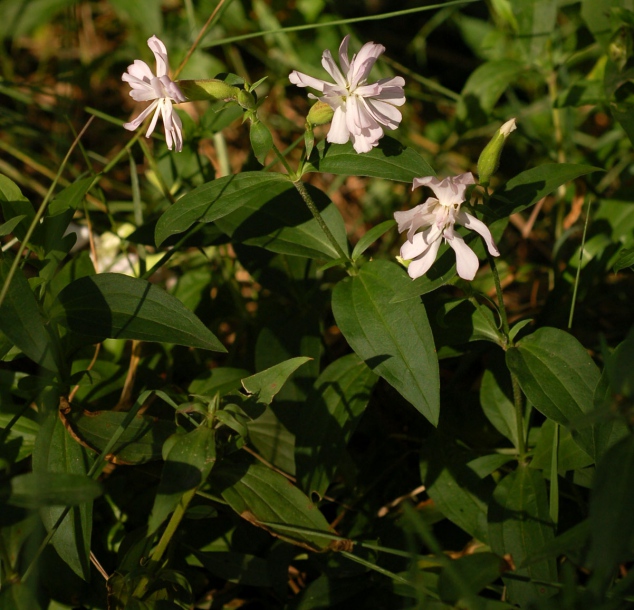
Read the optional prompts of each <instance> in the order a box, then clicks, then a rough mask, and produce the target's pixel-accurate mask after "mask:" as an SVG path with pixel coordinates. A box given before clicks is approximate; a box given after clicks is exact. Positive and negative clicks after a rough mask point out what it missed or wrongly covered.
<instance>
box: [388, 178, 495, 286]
mask: <svg viewBox="0 0 634 610" xmlns="http://www.w3.org/2000/svg"><path fill="white" fill-rule="evenodd" d="M470 184H475V178H474V177H473V174H471V173H469V172H467V173H466V174H460V175H459V176H452V177H449V178H445V179H444V180H438V178H434V177H432V176H426V177H424V178H414V183H413V186H412V190H414V189H415V188H418V187H419V186H428V187H429V188H431V190H432V191H433V192H434V195H436V196H435V197H429V198H428V199H427V200H426V201H425V202H424V203H421V204H420V205H417V206H416V207H415V208H413V209H411V210H409V211H407V212H395V213H394V219H395V220H396V222H397V224H398V231H399V233H403V232H404V231H407V241H406V242H405V243H404V244H403V246H402V247H401V258H403V259H404V260H410V261H411V262H410V264H409V266H408V267H407V272H408V273H409V276H410V277H411V278H412V279H416V278H417V277H420V276H422V275H425V273H427V271H428V270H429V268H430V267H431V266H432V264H433V263H434V261H435V260H436V255H437V254H438V249H439V248H440V244H441V240H442V239H444V240H445V241H446V242H447V243H448V244H449V245H450V246H451V248H452V249H453V251H454V252H455V253H456V268H457V271H458V275H459V276H460V277H461V278H462V279H464V280H472V279H473V278H474V277H475V274H476V272H477V271H478V267H479V261H478V257H477V256H476V254H475V252H474V251H473V250H472V249H471V248H470V247H469V246H468V245H467V244H466V243H465V241H464V239H463V238H462V237H461V236H460V235H459V234H458V233H456V231H455V230H454V225H455V224H456V223H458V224H460V225H462V226H463V227H466V228H467V229H471V230H472V231H475V232H476V233H479V234H480V235H481V236H482V237H483V238H484V241H485V243H486V245H487V249H488V250H489V252H490V254H491V255H493V256H499V255H500V253H499V251H498V249H497V246H496V245H495V242H494V241H493V237H492V236H491V231H489V228H488V227H487V226H486V225H485V224H484V223H483V222H482V221H481V220H478V219H477V218H476V217H475V216H472V215H471V214H468V213H467V212H463V211H461V210H460V206H461V205H462V204H463V203H464V201H465V193H466V190H467V187H468V186H469V185H470ZM418 229H423V230H422V231H421V232H420V233H417V231H418Z"/></svg>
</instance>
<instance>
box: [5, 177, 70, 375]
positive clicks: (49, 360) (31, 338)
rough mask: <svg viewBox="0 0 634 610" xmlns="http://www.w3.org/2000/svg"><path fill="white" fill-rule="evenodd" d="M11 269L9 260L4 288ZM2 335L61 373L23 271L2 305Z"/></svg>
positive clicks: (29, 354)
mask: <svg viewBox="0 0 634 610" xmlns="http://www.w3.org/2000/svg"><path fill="white" fill-rule="evenodd" d="M0 177H1V176H0ZM10 268H11V265H10V263H9V259H7V258H3V259H2V260H0V286H4V284H5V283H6V282H7V279H8V274H9V269H10ZM0 331H2V332H3V333H4V334H5V335H6V336H7V337H8V338H9V339H10V340H11V342H12V343H13V344H14V345H15V346H16V347H17V348H18V349H19V350H21V351H22V352H24V354H25V355H26V356H28V357H29V358H30V359H31V360H33V361H34V362H36V363H37V364H39V365H40V366H41V367H43V368H45V369H47V370H49V371H57V370H59V369H58V364H57V361H56V357H55V354H54V353H53V344H52V341H51V337H50V336H49V334H48V332H47V330H46V327H45V326H44V320H43V318H42V315H41V313H40V309H39V306H38V304H37V301H36V299H35V295H34V294H33V291H32V290H31V287H30V286H29V283H28V281H27V279H26V278H25V277H24V274H23V273H22V270H21V269H17V270H16V273H15V274H14V276H13V279H12V280H11V284H10V285H9V290H8V292H7V295H6V297H5V299H4V302H3V303H2V305H0Z"/></svg>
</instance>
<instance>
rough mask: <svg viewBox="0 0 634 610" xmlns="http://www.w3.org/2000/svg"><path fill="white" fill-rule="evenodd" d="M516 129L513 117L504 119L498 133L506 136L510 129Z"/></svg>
mask: <svg viewBox="0 0 634 610" xmlns="http://www.w3.org/2000/svg"><path fill="white" fill-rule="evenodd" d="M516 129H517V125H516V124H515V119H511V120H510V121H506V123H504V125H502V127H500V133H501V134H502V135H503V136H504V137H505V138H507V137H508V136H509V134H510V133H511V132H512V131H515V130H516Z"/></svg>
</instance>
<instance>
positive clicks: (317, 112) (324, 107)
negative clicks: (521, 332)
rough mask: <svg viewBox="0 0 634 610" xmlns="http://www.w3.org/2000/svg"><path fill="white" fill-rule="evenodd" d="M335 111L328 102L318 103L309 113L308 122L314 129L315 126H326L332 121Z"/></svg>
mask: <svg viewBox="0 0 634 610" xmlns="http://www.w3.org/2000/svg"><path fill="white" fill-rule="evenodd" d="M334 113H335V111H334V110H333V109H332V108H331V107H330V106H329V105H328V104H326V102H317V103H316V104H314V105H313V107H312V108H311V109H310V111H309V112H308V116H307V117H306V122H307V123H308V124H309V125H311V126H312V127H314V126H315V125H325V124H326V123H330V121H332V115H333V114H334Z"/></svg>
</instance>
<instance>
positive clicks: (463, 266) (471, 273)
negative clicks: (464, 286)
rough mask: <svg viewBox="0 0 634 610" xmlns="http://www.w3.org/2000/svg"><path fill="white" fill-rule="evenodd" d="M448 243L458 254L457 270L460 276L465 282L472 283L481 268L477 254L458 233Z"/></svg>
mask: <svg viewBox="0 0 634 610" xmlns="http://www.w3.org/2000/svg"><path fill="white" fill-rule="evenodd" d="M447 241H448V243H449V245H450V246H451V247H452V248H453V251H454V252H455V253H456V270H457V271H458V275H459V276H460V277H461V278H462V279H463V280H469V281H471V280H472V279H473V278H474V277H475V274H476V272H477V271H478V267H479V266H480V261H479V260H478V257H477V256H476V254H475V252H474V251H473V250H472V249H471V248H470V247H469V246H467V244H466V243H465V241H464V239H462V237H461V236H460V235H458V233H454V236H453V237H452V238H451V239H448V240H447Z"/></svg>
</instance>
